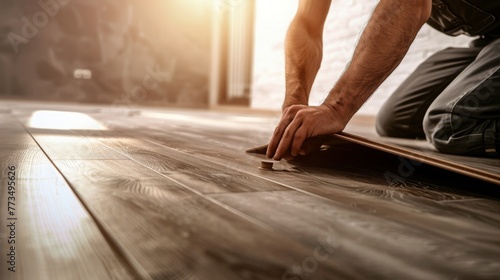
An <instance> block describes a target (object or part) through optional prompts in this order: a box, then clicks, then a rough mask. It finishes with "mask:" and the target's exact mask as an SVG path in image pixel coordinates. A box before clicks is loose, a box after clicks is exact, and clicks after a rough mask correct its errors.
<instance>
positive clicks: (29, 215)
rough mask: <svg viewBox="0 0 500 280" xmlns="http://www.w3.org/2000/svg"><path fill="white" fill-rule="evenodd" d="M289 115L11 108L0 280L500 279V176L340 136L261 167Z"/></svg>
mask: <svg viewBox="0 0 500 280" xmlns="http://www.w3.org/2000/svg"><path fill="white" fill-rule="evenodd" d="M279 117H280V116H279V114H278V113H276V114H272V113H255V112H252V113H250V112H247V113H245V112H238V113H236V112H234V111H231V112H228V111H218V112H213V111H196V110H178V109H176V110H169V109H152V108H149V109H148V108H117V107H109V106H103V107H96V106H83V105H68V104H59V105H54V104H52V105H50V106H49V105H47V104H35V103H14V102H4V103H0V130H1V131H2V133H1V135H0V169H1V170H2V176H1V178H2V179H1V187H0V189H1V190H2V191H1V193H0V219H1V224H2V226H1V228H0V246H1V247H0V248H1V257H0V258H1V262H0V269H1V272H0V275H1V276H2V277H0V278H1V279H50V280H58V279H450V280H451V279H499V278H500V192H499V190H500V186H499V185H496V184H494V183H491V182H485V181H482V180H478V179H474V178H470V177H467V176H463V175H459V174H456V173H454V172H451V171H446V170H444V169H440V168H438V167H433V166H430V165H427V164H421V163H419V162H416V161H411V160H407V159H405V158H403V157H398V156H394V155H391V154H389V153H385V152H381V151H377V150H375V149H371V148H369V147H364V146H362V145H359V144H355V143H350V142H347V141H341V140H340V139H339V141H338V143H336V145H330V146H329V147H328V148H326V149H323V150H322V151H319V152H317V153H314V154H312V155H309V156H305V157H301V158H297V159H296V160H293V161H290V162H287V161H285V160H283V161H281V162H279V163H275V164H274V169H273V170H262V169H259V166H260V162H261V160H263V159H264V156H262V155H257V154H246V153H245V150H246V149H248V148H251V147H255V146H259V145H262V144H265V143H266V142H267V141H268V140H269V138H270V136H271V133H272V131H273V129H274V125H275V124H276V123H277V121H278V120H279ZM351 126H356V122H353V124H351ZM357 129H358V130H362V129H361V128H359V127H358V128H357ZM353 131H356V127H354V128H353ZM9 172H11V173H9ZM12 172H14V173H12ZM11 182H15V184H12V183H11ZM14 185H15V188H9V187H11V186H14ZM10 197H15V199H12V198H10ZM9 202H11V203H9ZM13 203H14V204H13ZM9 207H10V208H9ZM9 226H10V227H9ZM12 240H14V241H15V244H12V242H11V241H12ZM12 247H14V250H13V249H12ZM13 256H14V257H13ZM12 266H14V270H15V272H14V271H12V269H11V268H12Z"/></svg>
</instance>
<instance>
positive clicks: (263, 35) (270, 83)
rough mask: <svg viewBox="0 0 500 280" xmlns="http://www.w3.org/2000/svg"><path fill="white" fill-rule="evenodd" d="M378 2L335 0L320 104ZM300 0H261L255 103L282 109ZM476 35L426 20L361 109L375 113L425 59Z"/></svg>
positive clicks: (318, 87)
mask: <svg viewBox="0 0 500 280" xmlns="http://www.w3.org/2000/svg"><path fill="white" fill-rule="evenodd" d="M377 2H378V1H376V0H350V1H339V0H333V2H332V6H331V8H330V14H329V16H328V18H327V22H326V25H325V32H324V55H323V63H322V66H321V69H320V72H319V73H318V76H317V78H316V82H315V84H314V86H313V89H312V92H311V99H310V104H311V105H317V104H320V103H321V102H322V101H323V99H324V98H325V97H326V95H327V94H328V92H329V90H330V89H331V87H332V86H333V84H334V82H335V81H336V80H337V79H338V78H339V76H340V75H341V73H342V72H343V70H344V68H345V65H346V64H347V63H348V61H349V60H350V58H351V56H352V53H353V51H354V46H355V43H356V42H357V40H358V38H359V36H360V35H361V31H362V29H363V27H364V26H365V25H366V23H367V21H368V18H369V16H370V14H371V12H372V11H373V9H374V7H375V5H376V4H377ZM297 4H298V0H272V1H269V0H267V1H266V0H256V26H255V48H254V64H253V84H252V101H251V107H252V108H255V109H271V110H279V109H280V108H281V103H282V102H283V96H284V92H285V90H284V89H285V82H284V75H285V74H284V48H283V47H284V39H285V33H286V30H287V28H288V25H289V23H290V21H291V20H292V18H293V16H294V14H295V11H296V9H297ZM470 40H471V38H468V37H465V36H461V37H450V36H446V35H444V34H441V33H439V32H437V31H435V30H433V29H432V28H431V27H429V26H427V25H425V26H424V28H423V29H422V30H421V31H420V33H419V34H418V36H417V38H416V40H415V42H414V44H413V45H412V47H411V48H410V51H409V52H408V54H407V56H406V57H405V59H404V60H403V61H402V63H401V65H400V66H399V67H398V68H397V69H396V70H395V71H394V72H393V74H392V75H391V76H390V77H389V78H388V79H387V80H386V81H385V82H384V83H383V84H382V85H381V87H380V88H379V89H378V90H377V91H376V92H375V93H374V95H373V96H372V97H371V98H370V99H369V100H368V102H367V103H366V104H365V105H364V106H363V107H362V108H361V110H360V111H359V114H367V115H375V114H376V113H377V112H378V109H379V108H380V106H382V104H383V103H384V101H385V100H386V99H387V98H388V96H389V95H390V94H391V93H392V92H393V91H394V90H395V89H396V87H397V86H398V85H399V83H401V82H402V81H403V80H404V79H405V78H406V77H407V76H408V75H409V74H410V73H411V71H412V70H413V69H415V68H416V67H417V66H418V64H419V63H420V62H422V61H423V60H424V59H425V58H427V57H429V56H430V55H431V54H432V53H434V52H436V51H438V50H440V49H443V48H446V47H448V46H467V44H468V42H469V41H470Z"/></svg>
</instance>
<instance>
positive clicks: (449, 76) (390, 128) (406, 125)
mask: <svg viewBox="0 0 500 280" xmlns="http://www.w3.org/2000/svg"><path fill="white" fill-rule="evenodd" d="M480 51H481V48H447V49H444V50H442V51H439V52H437V53H435V54H434V55H432V56H431V57H429V58H428V59H427V60H426V61H424V62H423V63H422V64H420V66H418V68H417V69H416V70H415V71H414V72H413V73H412V74H411V75H410V76H409V77H408V78H407V79H406V80H405V81H404V82H403V83H402V84H401V85H400V86H399V87H398V89H396V91H395V92H394V93H393V94H392V95H391V97H390V98H389V99H388V100H387V101H386V102H385V104H384V106H383V107H382V108H381V110H380V112H379V113H378V116H377V123H376V128H377V132H378V133H379V134H380V135H382V136H390V137H402V138H424V137H425V135H424V130H423V127H422V121H423V119H424V116H425V112H426V111H427V109H428V108H429V106H430V105H431V103H432V102H433V101H434V99H435V98H436V97H437V96H438V95H439V94H440V93H441V92H442V91H443V90H444V89H445V88H446V87H447V86H448V85H449V84H450V83H451V82H452V81H453V80H454V79H455V78H456V77H457V76H458V75H459V74H460V73H461V72H462V71H463V70H464V69H465V68H466V67H467V66H469V65H470V64H471V63H472V62H473V61H474V59H476V57H477V55H478V54H479V52H480Z"/></svg>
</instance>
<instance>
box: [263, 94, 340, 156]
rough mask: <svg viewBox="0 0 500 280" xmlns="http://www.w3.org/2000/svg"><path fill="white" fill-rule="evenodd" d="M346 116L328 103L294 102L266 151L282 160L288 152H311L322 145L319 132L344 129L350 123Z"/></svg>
mask: <svg viewBox="0 0 500 280" xmlns="http://www.w3.org/2000/svg"><path fill="white" fill-rule="evenodd" d="M343 119H344V118H343V117H342V116H340V115H339V114H338V113H337V112H336V111H335V110H334V109H333V108H331V107H329V106H327V105H325V104H323V105H320V106H306V105H292V106H290V107H288V108H286V109H285V110H284V111H283V116H282V117H281V120H280V122H279V124H278V126H277V127H276V129H275V131H274V134H273V137H272V138H271V141H270V142H269V146H268V148H267V154H266V155H267V157H269V158H273V159H275V160H280V159H282V158H283V157H284V156H287V157H289V156H290V155H291V156H292V157H295V156H297V155H299V154H301V155H304V154H307V153H309V152H311V151H312V150H313V149H317V148H319V147H320V146H321V144H322V142H321V141H320V140H321V137H319V136H325V135H332V134H335V133H338V132H341V131H342V130H343V129H344V128H345V126H346V123H345V122H344V121H343ZM306 140H307V141H306Z"/></svg>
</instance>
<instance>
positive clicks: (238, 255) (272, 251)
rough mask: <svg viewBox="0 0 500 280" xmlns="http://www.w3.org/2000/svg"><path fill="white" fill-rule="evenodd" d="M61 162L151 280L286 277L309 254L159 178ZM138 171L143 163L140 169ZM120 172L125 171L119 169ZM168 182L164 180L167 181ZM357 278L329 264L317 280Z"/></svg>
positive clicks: (308, 250) (97, 214)
mask: <svg viewBox="0 0 500 280" xmlns="http://www.w3.org/2000/svg"><path fill="white" fill-rule="evenodd" d="M98 162H99V161H97V160H92V161H81V160H72V161H69V160H56V161H55V164H56V165H57V166H58V167H59V168H60V169H61V170H63V173H64V174H65V176H66V178H68V180H69V181H70V183H71V184H72V185H73V187H74V188H75V189H76V190H77V192H78V193H79V194H80V196H81V197H82V198H83V199H84V200H85V201H86V203H87V204H88V205H89V209H91V211H92V212H93V213H94V216H95V217H96V219H97V220H98V221H99V223H101V224H102V225H103V227H104V228H106V230H107V231H109V233H110V235H112V236H113V238H114V240H115V241H114V242H116V243H117V244H118V246H120V247H121V248H123V251H124V253H125V254H126V255H127V257H130V258H133V259H134V262H135V263H137V264H138V265H139V266H140V267H142V268H143V271H144V273H145V275H144V277H146V278H150V279H280V278H281V277H282V275H283V274H284V273H285V272H286V271H287V270H288V269H289V267H290V266H291V265H293V264H294V263H296V262H300V260H301V259H302V258H304V257H307V256H308V255H310V254H311V248H308V247H305V246H302V245H300V244H299V243H296V242H294V241H293V240H292V239H289V238H286V237H285V236H283V235H280V234H276V233H274V232H273V231H269V230H267V229H265V228H262V227H261V226H259V225H257V224H255V223H252V222H249V221H248V220H247V219H245V218H243V217H241V216H240V215H238V214H237V213H234V212H232V211H227V209H226V208H224V207H221V206H220V205H217V204H215V203H213V202H211V201H207V200H206V198H204V197H200V196H199V195H197V194H195V193H193V192H191V191H189V190H187V189H185V188H183V187H181V186H180V185H178V184H176V183H175V182H173V181H171V180H168V179H166V178H165V177H163V176H159V177H158V178H157V179H156V181H155V184H153V183H152V181H150V180H149V181H148V180H146V181H145V182H143V181H142V179H138V180H137V181H124V180H123V177H125V178H126V176H127V175H126V173H125V172H124V173H123V174H122V175H123V176H121V177H114V176H109V175H104V174H103V175H101V176H99V175H98V174H99V172H100V167H101V166H103V164H104V165H108V164H109V165H110V166H113V165H114V164H115V163H113V162H115V161H106V162H105V163H98ZM139 166H140V165H139ZM118 170H120V169H118ZM161 178H164V179H161ZM334 274H337V275H339V276H342V275H344V276H345V277H349V276H353V275H356V272H355V271H353V270H352V269H350V268H348V267H347V268H340V267H336V266H334V265H333V264H329V263H325V264H324V265H323V266H322V267H321V268H320V269H318V271H317V275H318V277H319V278H318V279H321V277H323V278H325V277H327V275H334ZM325 279H326V278H325Z"/></svg>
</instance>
